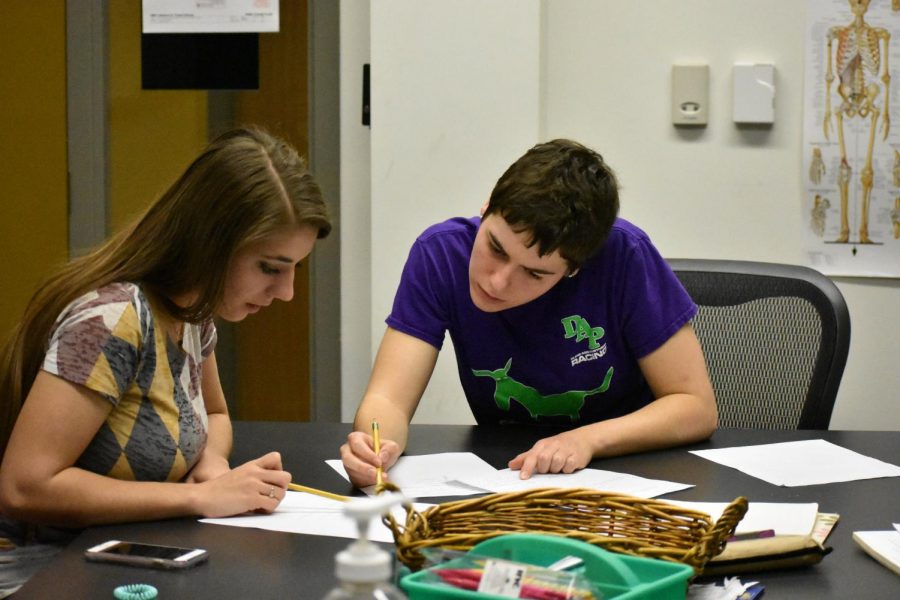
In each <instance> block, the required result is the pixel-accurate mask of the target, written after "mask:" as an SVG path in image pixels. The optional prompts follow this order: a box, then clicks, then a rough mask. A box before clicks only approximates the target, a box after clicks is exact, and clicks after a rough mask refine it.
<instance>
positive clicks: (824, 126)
mask: <svg viewBox="0 0 900 600" xmlns="http://www.w3.org/2000/svg"><path fill="white" fill-rule="evenodd" d="M805 72H806V75H805V86H804V108H805V111H804V128H803V152H804V157H803V167H804V172H803V181H804V186H803V189H804V199H803V211H804V214H803V222H804V223H805V225H806V226H805V227H804V229H805V246H804V247H805V250H806V251H807V254H808V256H809V261H810V264H811V265H812V266H813V267H815V268H816V269H818V270H820V271H822V272H823V273H825V274H827V275H851V276H870V277H900V0H871V1H870V0H808V2H807V28H806V69H805ZM893 119H896V120H897V122H896V123H892V120H893Z"/></svg>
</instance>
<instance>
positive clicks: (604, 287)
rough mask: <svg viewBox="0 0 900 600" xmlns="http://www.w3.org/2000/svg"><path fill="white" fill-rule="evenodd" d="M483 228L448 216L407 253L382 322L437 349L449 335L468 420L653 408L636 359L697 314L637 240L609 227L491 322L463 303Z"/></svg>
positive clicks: (622, 224)
mask: <svg viewBox="0 0 900 600" xmlns="http://www.w3.org/2000/svg"><path fill="white" fill-rule="evenodd" d="M480 224H481V219H479V218H478V217H475V218H472V219H463V218H457V219H450V220H449V221H445V222H443V223H439V224H437V225H433V226H432V227H429V228H428V229H427V230H425V232H424V233H422V235H420V236H419V238H418V239H417V240H416V243H415V244H414V245H413V247H412V249H411V250H410V254H409V258H408V259H407V262H406V266H405V267H404V269H403V275H402V277H401V280H400V286H399V288H398V290H397V295H396V296H395V298H394V306H393V310H392V311H391V314H390V316H388V318H387V324H388V325H389V326H390V327H392V328H394V329H396V330H398V331H402V332H403V333H406V334H408V335H412V336H414V337H416V338H419V339H421V340H423V341H425V342H427V343H429V344H431V345H433V346H435V347H436V348H440V347H441V345H442V343H443V341H444V332H445V331H449V332H450V338H451V339H452V340H453V346H454V348H455V350H456V362H457V367H458V369H459V378H460V381H461V383H462V386H463V390H464V391H465V394H466V399H467V400H468V402H469V406H470V407H471V408H472V412H473V414H474V416H475V419H476V420H477V421H478V423H482V424H483V423H505V422H524V423H535V422H539V423H548V424H552V423H557V424H573V425H583V424H587V423H594V422H597V421H602V420H605V419H610V418H613V417H618V416H621V415H625V414H628V413H631V412H634V411H635V410H637V409H639V408H641V407H643V406H645V405H647V404H649V403H650V402H651V401H653V399H654V398H653V394H652V393H651V391H650V388H649V386H648V385H647V382H646V380H645V379H644V377H643V375H642V374H641V370H640V368H639V366H638V363H637V360H638V359H639V358H641V357H643V356H646V355H647V354H649V353H651V352H653V351H654V350H656V349H657V348H659V347H660V346H661V345H662V344H663V343H664V342H666V340H668V339H669V338H670V337H671V336H672V335H673V334H674V333H675V332H676V331H678V330H679V329H680V328H681V327H682V326H683V325H684V324H685V323H687V322H688V321H690V319H691V318H692V317H693V316H694V314H695V313H696V311H697V307H696V305H695V304H694V302H693V301H692V300H691V298H690V296H688V294H687V292H686V291H685V290H684V287H683V286H682V285H681V283H680V282H679V281H678V279H677V278H676V277H675V274H674V273H673V272H672V270H671V269H670V268H669V266H668V264H667V263H666V262H665V260H663V258H662V257H661V256H660V254H659V252H658V251H657V250H656V248H655V247H654V246H653V244H652V243H651V242H650V239H649V238H648V237H647V234H645V233H644V232H643V231H641V230H640V229H638V228H637V227H635V226H634V225H632V224H631V223H629V222H628V221H625V220H623V219H617V220H616V222H615V224H614V225H613V228H612V231H611V232H610V234H609V238H608V239H607V241H606V243H605V244H604V245H603V247H602V248H601V249H600V251H599V252H597V254H595V255H594V256H593V257H591V258H590V259H589V260H588V261H586V262H585V263H584V265H583V266H582V268H581V269H580V270H579V271H578V273H577V274H576V275H575V276H574V277H571V278H563V279H562V280H561V281H560V282H559V283H558V284H556V285H555V286H554V287H553V288H551V289H550V290H549V291H548V292H547V293H545V294H544V295H543V296H541V297H539V298H537V299H535V300H532V301H531V302H529V303H527V304H523V305H522V306H517V307H515V308H511V309H508V310H503V311H500V312H495V313H487V312H483V311H481V310H479V309H478V308H477V307H476V306H475V305H474V304H473V303H472V299H471V296H470V295H469V258H470V257H471V254H472V245H473V244H474V242H475V235H476V233H477V231H478V227H479V225H480Z"/></svg>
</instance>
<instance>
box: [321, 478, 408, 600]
mask: <svg viewBox="0 0 900 600" xmlns="http://www.w3.org/2000/svg"><path fill="white" fill-rule="evenodd" d="M406 502H407V500H406V497H405V496H403V494H398V493H386V494H380V495H378V496H375V497H374V498H352V499H350V500H349V501H348V502H347V503H346V504H345V505H344V514H345V515H347V516H348V517H350V518H351V519H354V520H355V521H356V526H357V531H358V538H359V539H357V540H356V541H355V542H353V543H351V544H350V545H349V546H348V547H347V548H346V549H345V550H342V551H341V552H338V554H337V556H336V557H335V565H334V572H335V575H336V576H337V579H338V581H339V583H340V585H339V587H336V588H334V589H333V590H332V591H331V593H329V594H328V595H327V596H326V597H325V600H343V599H351V598H352V599H354V600H355V599H363V598H383V599H386V600H394V599H402V598H405V596H404V595H403V594H402V592H400V590H398V589H397V588H395V587H394V586H393V585H391V584H390V583H389V581H390V578H391V555H390V553H388V552H387V551H386V550H384V549H382V548H380V547H379V546H378V545H376V544H374V543H373V542H372V541H371V540H369V523H370V522H371V520H372V519H373V518H376V519H378V518H380V517H381V515H383V514H385V513H387V512H389V511H390V510H391V508H393V507H395V506H400V505H402V504H404V503H406ZM376 592H377V593H376Z"/></svg>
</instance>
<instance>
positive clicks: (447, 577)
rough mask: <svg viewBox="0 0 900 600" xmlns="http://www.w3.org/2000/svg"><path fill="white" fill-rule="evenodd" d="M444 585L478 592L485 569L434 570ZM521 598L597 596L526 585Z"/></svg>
mask: <svg viewBox="0 0 900 600" xmlns="http://www.w3.org/2000/svg"><path fill="white" fill-rule="evenodd" d="M431 572H432V573H434V574H435V575H437V576H439V577H440V578H441V579H442V580H443V581H444V583H448V584H450V585H452V586H454V587H458V588H460V589H464V590H476V591H478V589H479V586H480V584H481V578H482V575H483V574H484V570H483V569H432V571H431ZM518 597H519V598H526V599H530V600H591V599H592V598H594V597H595V596H594V595H593V594H592V593H591V592H589V591H587V590H578V589H574V588H570V587H566V588H564V589H554V588H553V587H546V586H544V585H536V584H533V583H524V584H522V586H521V587H520V588H519V596H518Z"/></svg>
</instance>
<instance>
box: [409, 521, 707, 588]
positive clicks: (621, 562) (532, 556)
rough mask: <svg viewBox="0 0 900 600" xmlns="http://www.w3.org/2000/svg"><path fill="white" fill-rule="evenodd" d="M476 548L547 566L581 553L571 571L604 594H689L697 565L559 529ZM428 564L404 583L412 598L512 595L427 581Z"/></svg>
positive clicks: (516, 535)
mask: <svg viewBox="0 0 900 600" xmlns="http://www.w3.org/2000/svg"><path fill="white" fill-rule="evenodd" d="M470 552H471V554H477V555H479V556H485V557H489V558H499V559H505V560H511V561H515V562H521V563H526V564H530V565H537V566H539V567H546V566H549V565H551V564H553V563H554V562H556V561H557V560H559V559H561V558H563V557H565V556H570V555H572V556H577V557H579V558H581V559H582V560H583V561H584V563H583V564H582V565H580V566H579V567H577V568H576V569H570V571H574V572H578V573H582V574H583V575H584V576H585V577H586V578H587V579H589V580H590V581H591V582H593V583H594V584H595V585H596V586H597V587H598V588H599V589H600V591H601V592H602V593H603V598H604V600H612V599H616V600H632V599H645V598H647V599H651V598H652V599H653V600H684V598H685V596H686V595H687V586H688V580H689V579H690V578H691V577H693V575H694V569H692V568H691V567H690V566H688V565H684V564H681V563H673V562H668V561H664V560H657V559H655V558H641V557H638V556H629V555H627V554H618V553H615V552H609V551H607V550H604V549H603V548H600V547H598V546H594V545H592V544H588V543H587V542H582V541H580V540H574V539H569V538H564V537H560V536H555V535H547V534H539V533H512V534H508V535H502V536H498V537H495V538H491V539H489V540H485V541H484V542H481V543H480V544H478V545H477V546H475V547H474V548H472V550H471V551H470ZM426 576H427V572H426V570H422V571H418V572H416V573H410V574H409V575H406V576H405V577H403V578H402V579H401V580H400V587H401V588H402V589H403V590H404V591H405V592H406V593H407V595H408V596H409V598H410V600H445V599H447V600H467V599H469V598H479V599H481V600H487V599H493V600H507V599H504V598H503V597H502V596H496V595H494V594H483V593H478V592H474V591H471V590H463V589H460V588H454V587H451V586H446V585H435V584H433V583H428V582H425V581H422V580H423V578H425V577H426Z"/></svg>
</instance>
